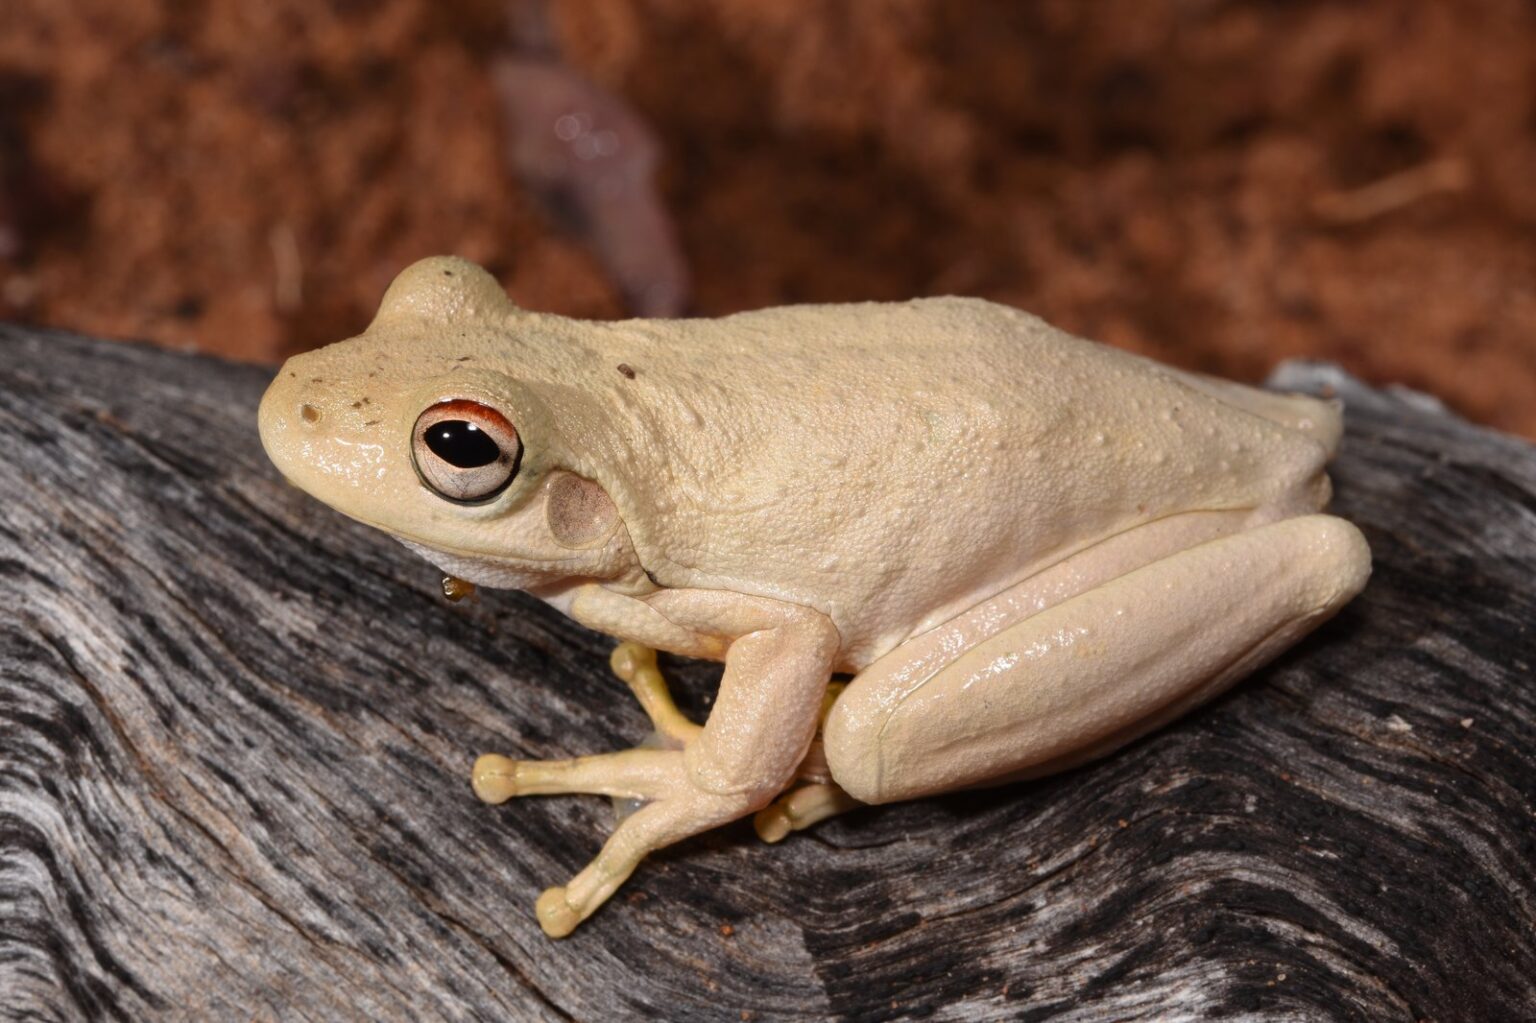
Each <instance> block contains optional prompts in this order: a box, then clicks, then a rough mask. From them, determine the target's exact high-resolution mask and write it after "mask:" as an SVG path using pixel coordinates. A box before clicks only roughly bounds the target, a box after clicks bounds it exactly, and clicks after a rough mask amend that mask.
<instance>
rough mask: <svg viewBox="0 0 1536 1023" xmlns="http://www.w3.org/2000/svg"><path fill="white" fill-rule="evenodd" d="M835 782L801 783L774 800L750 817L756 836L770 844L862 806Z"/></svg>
mask: <svg viewBox="0 0 1536 1023" xmlns="http://www.w3.org/2000/svg"><path fill="white" fill-rule="evenodd" d="M863 805H864V804H863V803H860V802H859V801H858V800H857V799H854V798H853V797H852V796H850V795H849V794H848V793H846V792H844V791H843V790H842V789H841V788H839V787H838V786H836V785H832V784H830V783H825V782H817V783H813V784H810V785H802V786H800V787H799V788H798V789H795V790H794V791H793V792H790V793H787V794H785V795H782V796H780V797H779V798H778V799H775V800H774V801H773V802H771V803H769V804H768V805H767V806H765V807H763V808H762V809H761V810H759V811H758V812H757V815H756V816H755V817H753V818H752V827H753V828H754V829H755V830H756V831H757V837H758V838H761V839H762V840H763V841H764V842H768V843H770V844H772V843H774V842H779V841H782V840H783V839H784V837H785V836H787V835H788V834H789V833H790V832H791V831H804V830H805V829H806V828H808V827H810V826H811V825H813V824H819V823H820V822H822V821H824V820H826V819H827V818H828V817H835V816H837V815H838V814H840V813H847V812H848V811H849V810H852V809H855V808H856V807H860V806H863Z"/></svg>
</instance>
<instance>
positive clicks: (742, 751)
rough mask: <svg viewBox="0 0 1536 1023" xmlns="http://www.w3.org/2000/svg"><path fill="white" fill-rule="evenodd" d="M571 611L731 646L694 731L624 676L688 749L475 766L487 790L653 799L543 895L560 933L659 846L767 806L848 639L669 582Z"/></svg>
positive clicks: (795, 613) (752, 603)
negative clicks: (496, 773) (490, 769)
mask: <svg viewBox="0 0 1536 1023" xmlns="http://www.w3.org/2000/svg"><path fill="white" fill-rule="evenodd" d="M571 615H572V617H574V618H576V619H577V620H578V621H580V622H582V623H583V624H586V625H589V626H591V627H592V628H595V629H598V630H600V631H603V632H607V633H610V634H613V635H618V636H621V637H623V638H624V639H627V640H630V641H632V642H635V643H642V644H645V645H646V646H650V647H661V648H663V649H669V650H672V651H675V652H677V653H683V654H690V655H693V656H712V655H713V656H720V655H721V654H722V652H723V656H724V660H725V674H724V676H723V677H722V678H721V681H720V689H719V693H718V694H717V696H716V698H715V705H714V709H713V711H712V712H711V713H710V716H709V720H708V721H707V722H706V723H705V725H704V726H703V728H701V729H698V730H697V731H696V732H694V731H692V730H691V729H689V728H687V727H686V725H687V722H681V723H679V721H678V720H677V719H672V718H670V716H669V715H668V712H667V705H668V704H669V701H668V704H663V703H662V702H661V701H660V700H659V699H656V698H655V696H656V694H655V693H654V692H653V693H651V697H652V698H651V701H650V703H649V704H647V696H646V680H645V679H641V683H642V684H641V685H636V683H635V681H634V680H633V679H632V680H630V681H631V685H632V686H634V687H635V689H636V692H637V695H640V696H641V698H642V704H647V712H648V713H651V715H652V720H653V721H654V722H656V723H657V724H658V730H659V731H663V732H664V734H665V733H666V732H667V731H668V730H669V729H667V728H663V727H662V725H663V723H670V731H671V732H672V737H673V738H674V739H676V740H678V741H680V743H681V745H682V749H680V750H666V749H659V750H653V749H637V750H630V751H626V752H624V753H617V754H609V755H607V756H600V757H583V758H579V759H576V760H569V761H560V762H554V763H545V764H538V763H517V762H512V761H502V762H499V763H493V764H492V765H491V766H494V767H497V768H499V769H500V772H501V778H500V779H490V778H487V777H484V776H482V772H481V767H482V766H485V765H486V761H485V759H484V758H482V761H481V764H480V765H477V778H476V788H477V790H480V791H481V792H482V794H486V792H488V791H494V792H495V794H498V795H499V794H501V793H503V792H505V795H523V794H534V793H552V792H594V793H603V794H607V795H621V796H628V797H631V798H638V799H644V800H648V802H647V804H646V805H645V806H643V807H641V808H640V809H639V810H637V811H636V812H635V813H633V814H631V815H630V816H628V817H626V818H625V819H624V820H623V821H622V822H620V824H619V825H618V827H617V828H615V829H614V832H613V834H612V835H611V836H610V837H609V839H608V841H607V843H606V844H604V846H603V849H602V851H601V852H600V853H599V854H598V856H597V858H596V859H594V860H593V861H592V862H591V863H590V864H588V866H587V867H586V869H584V870H582V871H581V872H580V873H579V874H577V875H576V876H575V877H574V878H572V879H571V881H570V882H569V883H568V884H567V885H565V886H564V887H557V888H551V889H549V890H548V891H546V892H545V893H544V894H543V895H542V896H540V897H539V901H538V907H537V912H538V917H539V923H540V925H541V926H542V927H543V928H544V930H545V932H546V933H547V934H549V935H551V936H552V937H563V936H564V935H566V934H569V933H570V932H571V931H572V930H573V929H574V928H575V927H576V925H577V924H578V923H580V922H581V921H582V920H584V919H585V918H586V917H587V916H589V915H590V914H591V913H592V912H593V911H594V910H596V909H597V907H598V906H600V905H602V903H603V902H604V901H605V900H607V898H608V897H609V896H610V895H612V894H613V892H614V891H615V890H616V889H617V888H618V887H619V885H621V884H623V883H624V880H625V879H626V878H628V877H629V875H630V874H631V873H632V872H633V871H634V869H635V867H636V866H638V865H639V863H640V861H641V860H642V859H643V858H644V857H645V856H646V854H648V853H649V852H651V851H652V850H654V849H658V848H660V847H662V846H665V845H670V844H671V843H673V842H677V841H680V840H681V839H684V838H687V837H689V836H690V835H695V834H698V833H699V832H701V831H706V830H708V829H710V828H713V827H717V826H719V825H721V824H725V823H727V822H729V821H732V820H735V819H736V818H738V817H743V816H746V815H747V814H750V813H752V812H753V811H755V810H758V809H760V808H761V807H763V806H765V805H766V804H767V803H768V802H769V801H770V800H772V798H773V797H774V796H775V795H777V794H778V793H779V792H780V791H781V790H782V789H783V788H784V787H785V786H786V785H787V784H788V783H789V782H790V781H791V780H792V779H793V778H794V775H795V771H796V768H797V766H798V765H799V764H800V762H801V761H802V760H803V759H804V758H805V755H806V752H807V750H808V749H809V748H810V745H811V740H812V738H813V736H814V734H815V731H816V724H817V717H818V711H819V709H820V707H821V701H822V694H823V692H824V691H825V689H826V686H827V680H828V678H829V677H830V675H831V670H832V664H833V661H834V660H835V658H836V656H837V651H838V646H839V642H840V638H839V636H838V632H837V629H836V628H835V627H834V626H833V624H832V622H831V620H830V619H828V618H827V617H826V616H825V615H822V614H820V613H819V612H816V611H812V610H810V609H808V608H804V607H800V606H798V605H793V604H786V603H782V602H780V601H774V600H769V599H766V598H761V597H747V596H742V595H739V594H734V593H725V592H719V591H709V590H662V591H660V592H658V593H654V594H651V595H650V596H648V597H645V598H643V599H637V598H631V597H625V596H622V595H619V594H615V593H612V592H611V591H608V590H605V589H603V588H602V587H600V586H596V585H592V586H587V587H583V589H582V591H581V592H580V593H579V594H578V595H577V596H576V598H575V599H574V600H573V601H572V604H571ZM637 677H638V673H637ZM508 765H510V770H509V769H508ZM508 775H510V776H508ZM496 785H500V786H502V787H501V788H495V786H496ZM503 798H505V796H503Z"/></svg>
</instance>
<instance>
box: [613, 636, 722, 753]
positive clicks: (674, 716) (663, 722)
mask: <svg viewBox="0 0 1536 1023" xmlns="http://www.w3.org/2000/svg"><path fill="white" fill-rule="evenodd" d="M608 666H609V667H610V668H612V669H613V673H614V674H615V675H617V676H619V678H621V679H623V680H624V682H625V683H626V684H627V685H628V686H629V688H630V690H631V691H632V692H633V693H634V694H635V699H636V700H639V701H640V707H641V709H642V710H644V711H645V714H646V716H647V717H649V718H650V719H651V724H652V726H654V727H655V729H656V731H657V733H658V734H660V735H661V736H662V737H663V738H665V739H666V740H668V741H669V742H671V743H672V744H673V745H676V746H683V745H686V744H687V743H688V742H689V741H690V740H692V739H694V738H696V737H697V736H698V734H699V731H700V729H701V726H700V725H698V724H697V723H695V722H693V721H690V720H688V718H687V717H686V716H685V715H684V714H683V712H682V711H680V710H678V709H677V704H675V703H673V702H672V694H671V692H669V691H668V689H667V680H666V678H665V677H663V675H662V674H661V669H660V668H658V667H657V666H656V651H654V650H652V649H651V648H650V647H646V646H641V645H640V644H639V643H629V642H624V643H620V644H619V645H618V646H617V647H615V648H614V651H613V655H612V656H611V657H609V658H608Z"/></svg>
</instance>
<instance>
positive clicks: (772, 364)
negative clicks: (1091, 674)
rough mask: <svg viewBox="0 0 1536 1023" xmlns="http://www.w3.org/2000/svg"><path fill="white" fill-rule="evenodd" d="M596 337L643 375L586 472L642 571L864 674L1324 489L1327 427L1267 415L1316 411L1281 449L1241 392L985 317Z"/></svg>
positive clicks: (620, 328)
mask: <svg viewBox="0 0 1536 1023" xmlns="http://www.w3.org/2000/svg"><path fill="white" fill-rule="evenodd" d="M589 337H592V338H593V340H594V342H595V345H596V347H597V349H599V350H600V351H601V352H602V355H603V357H605V358H606V359H607V360H608V362H609V363H610V364H611V365H613V364H618V363H620V362H622V364H623V365H624V367H625V369H626V370H628V371H629V372H630V373H632V374H633V376H632V377H630V376H629V375H628V374H627V373H626V374H624V377H623V379H621V380H618V379H615V380H611V381H610V383H609V384H608V386H607V387H606V388H605V390H606V391H607V392H608V393H609V395H610V396H611V402H610V404H609V408H608V410H607V411H606V412H605V413H603V416H604V418H605V419H607V420H608V422H607V423H606V424H605V425H604V426H603V427H602V429H604V430H612V431H613V433H612V434H610V435H609V436H610V438H611V439H612V440H613V441H615V442H616V443H617V447H618V448H619V449H620V452H621V454H622V457H620V458H618V459H617V460H616V464H595V463H594V464H593V465H592V466H590V471H591V472H592V474H593V475H594V476H595V477H597V478H599V480H600V481H601V482H603V483H604V484H605V486H607V487H608V488H609V490H610V492H612V493H613V494H614V497H615V500H616V501H617V502H618V504H619V507H620V509H621V512H622V514H623V515H624V519H625V522H626V524H627V525H628V527H629V528H630V531H631V535H632V538H633V540H634V542H635V546H636V550H637V552H638V553H639V555H640V557H641V560H642V563H643V564H644V565H645V566H646V568H647V569H648V570H649V571H650V572H651V573H652V574H653V576H654V577H655V578H657V579H658V580H659V581H661V582H662V583H663V584H664V585H669V586H704V587H715V588H726V589H733V590H737V591H741V592H751V593H757V594H761V595H765V596H773V597H778V598H781V599H785V600H790V601H794V602H796V603H801V604H807V605H811V606H815V607H818V608H820V609H822V610H824V611H826V612H827V613H829V614H830V615H832V617H833V619H834V620H835V621H836V622H837V623H838V626H839V628H840V629H842V630H843V632H844V639H845V643H846V644H847V645H848V647H849V651H848V653H849V658H850V661H851V662H852V663H854V664H857V663H859V662H862V661H865V660H867V659H868V658H870V657H872V656H875V655H877V654H878V653H880V652H882V650H883V649H884V648H888V647H889V646H891V645H893V644H894V643H895V642H898V641H899V640H900V639H902V638H904V636H903V635H901V634H898V633H901V632H902V631H903V629H904V628H906V627H910V626H915V625H917V624H918V623H919V622H931V621H933V620H934V614H935V612H943V611H944V609H947V608H950V607H952V606H953V607H954V609H955V610H958V609H959V608H960V607H963V606H964V605H965V604H966V603H967V602H969V601H971V600H975V599H980V598H981V597H984V596H986V595H987V592H979V591H991V592H995V590H996V589H1000V588H1002V587H1003V586H1005V585H1008V584H1009V583H1011V582H1012V581H1015V580H1016V579H1017V578H1019V577H1020V575H1021V573H1027V571H1029V570H1030V568H1031V566H1043V565H1045V564H1048V563H1050V562H1051V561H1054V560H1056V559H1057V558H1059V557H1062V556H1065V555H1066V554H1068V553H1070V552H1071V550H1073V549H1077V548H1080V547H1081V546H1084V545H1085V544H1086V543H1088V542H1092V540H1094V539H1095V538H1098V537H1102V536H1108V535H1112V534H1113V533H1116V532H1120V531H1122V530H1124V529H1126V528H1130V527H1131V526H1133V525H1135V524H1138V523H1140V522H1146V521H1151V520H1154V519H1157V518H1161V517H1164V516H1167V515H1170V514H1176V513H1178V512H1181V511H1188V510H1196V509H1201V510H1205V509H1210V510H1215V509H1231V508H1253V507H1261V506H1266V505H1270V504H1274V503H1276V502H1283V501H1285V500H1287V499H1288V494H1289V492H1290V491H1297V490H1299V489H1300V488H1303V487H1305V486H1306V485H1308V482H1309V481H1313V480H1316V479H1319V478H1320V473H1319V470H1320V468H1321V466H1322V464H1323V462H1324V461H1326V458H1327V454H1328V452H1327V447H1328V443H1327V441H1326V440H1324V441H1322V442H1319V440H1318V439H1317V436H1324V437H1326V435H1327V434H1328V432H1329V430H1330V429H1331V427H1330V426H1329V424H1328V423H1327V422H1324V420H1326V419H1327V417H1328V416H1330V415H1334V413H1333V412H1332V410H1331V409H1329V408H1328V407H1327V406H1324V405H1323V404H1322V403H1317V402H1310V400H1309V399H1274V400H1275V401H1281V402H1283V401H1287V400H1289V401H1295V402H1298V403H1306V404H1298V405H1297V406H1296V408H1297V409H1298V410H1299V412H1298V422H1299V423H1301V426H1300V428H1292V427H1288V426H1286V425H1283V424H1282V423H1280V422H1277V421H1275V419H1274V418H1272V417H1269V416H1266V415H1255V414H1251V413H1250V412H1248V411H1244V410H1243V409H1241V408H1239V407H1237V406H1236V405H1235V404H1233V403H1232V401H1230V400H1223V397H1224V396H1223V394H1222V391H1221V389H1222V388H1223V387H1225V388H1232V389H1235V390H1233V391H1232V392H1230V393H1228V394H1227V395H1225V397H1226V398H1228V399H1230V398H1231V397H1232V395H1233V394H1236V393H1238V392H1241V391H1248V390H1249V389H1246V388H1240V387H1239V385H1230V384H1211V385H1210V386H1202V383H1201V381H1199V380H1191V379H1190V378H1188V377H1186V376H1184V375H1183V374H1180V373H1178V372H1177V371H1173V370H1169V369H1167V368H1165V367H1162V366H1160V365H1158V364H1156V363H1153V362H1151V361H1149V360H1145V359H1142V358H1139V357H1137V356H1133V355H1130V354H1127V353H1124V352H1120V351H1117V350H1115V349H1112V348H1108V347H1106V346H1102V345H1098V344H1094V343H1091V342H1087V341H1083V340H1080V339H1078V338H1074V337H1071V336H1070V335H1067V334H1065V333H1063V332H1061V331H1058V330H1056V329H1055V328H1053V327H1051V326H1049V325H1048V324H1046V323H1045V322H1044V321H1042V320H1040V319H1038V318H1036V317H1033V316H1030V315H1028V314H1026V313H1023V312H1020V311H1018V310H1014V309H1011V308H1008V307H1005V306H1000V305H996V304H993V303H990V302H985V301H981V300H976V299H954V298H946V299H925V300H918V301H913V302H907V303H900V304H876V303H869V304H859V305H828V306H792V307H784V308H778V309H768V310H763V311H760V312H753V313H745V314H739V315H736V316H731V317H726V318H724V319H719V320H684V321H630V322H626V323H617V324H612V325H608V326H607V327H604V328H601V329H600V330H599V331H598V333H597V335H595V336H591V335H589ZM609 372H612V370H609ZM1192 384H1193V386H1192ZM1249 393H1257V392H1249ZM1307 415H1311V416H1312V417H1313V419H1314V420H1315V421H1317V427H1316V428H1315V429H1314V430H1312V431H1311V433H1310V434H1309V432H1308V430H1307V429H1306V425H1305V423H1304V422H1302V420H1304V419H1305V417H1306V416H1307ZM663 439H664V440H663ZM940 617H942V613H941V614H940ZM866 622H869V623H873V622H880V623H882V626H883V627H884V629H883V631H882V632H880V633H878V634H877V633H875V632H873V631H871V630H872V628H873V626H870V627H868V628H866V627H865V623H866ZM892 623H906V625H905V626H903V625H900V624H896V625H893V624H892Z"/></svg>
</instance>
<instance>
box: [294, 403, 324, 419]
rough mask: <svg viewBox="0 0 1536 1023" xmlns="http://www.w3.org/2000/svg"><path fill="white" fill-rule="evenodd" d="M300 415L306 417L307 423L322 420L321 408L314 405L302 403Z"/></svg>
mask: <svg viewBox="0 0 1536 1023" xmlns="http://www.w3.org/2000/svg"><path fill="white" fill-rule="evenodd" d="M299 415H300V416H302V417H303V418H304V421H305V422H306V423H317V422H319V421H320V410H319V409H317V408H315V407H314V406H313V405H300V406H299Z"/></svg>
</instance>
